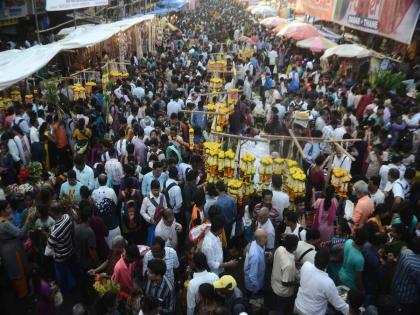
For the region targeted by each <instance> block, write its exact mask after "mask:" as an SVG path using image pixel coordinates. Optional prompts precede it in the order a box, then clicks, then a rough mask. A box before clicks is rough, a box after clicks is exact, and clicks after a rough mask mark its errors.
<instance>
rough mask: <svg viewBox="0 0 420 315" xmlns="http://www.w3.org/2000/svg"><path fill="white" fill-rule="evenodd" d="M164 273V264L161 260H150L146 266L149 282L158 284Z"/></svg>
mask: <svg viewBox="0 0 420 315" xmlns="http://www.w3.org/2000/svg"><path fill="white" fill-rule="evenodd" d="M165 273H166V263H165V261H164V260H162V259H156V258H155V259H152V260H150V261H149V263H148V264H147V276H148V278H149V280H150V281H152V282H155V283H160V282H161V281H162V279H163V276H164V275H165Z"/></svg>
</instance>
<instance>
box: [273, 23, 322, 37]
mask: <svg viewBox="0 0 420 315" xmlns="http://www.w3.org/2000/svg"><path fill="white" fill-rule="evenodd" d="M318 35H319V33H318V30H317V29H316V28H315V27H314V26H312V25H311V24H308V23H301V22H296V21H294V22H292V23H290V24H287V25H286V26H284V27H283V28H282V29H281V30H280V31H279V32H278V33H277V36H284V37H287V38H293V39H296V40H302V39H307V38H311V37H315V36H318Z"/></svg>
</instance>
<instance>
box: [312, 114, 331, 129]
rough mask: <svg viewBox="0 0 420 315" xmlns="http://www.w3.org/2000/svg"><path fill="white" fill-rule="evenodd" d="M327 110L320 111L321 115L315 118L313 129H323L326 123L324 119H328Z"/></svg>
mask: <svg viewBox="0 0 420 315" xmlns="http://www.w3.org/2000/svg"><path fill="white" fill-rule="evenodd" d="M328 117H329V115H328V111H326V110H324V111H322V112H321V116H319V117H318V118H317V119H316V120H315V129H316V130H319V131H321V132H322V130H323V129H324V127H325V125H326V123H325V122H326V121H327V120H328Z"/></svg>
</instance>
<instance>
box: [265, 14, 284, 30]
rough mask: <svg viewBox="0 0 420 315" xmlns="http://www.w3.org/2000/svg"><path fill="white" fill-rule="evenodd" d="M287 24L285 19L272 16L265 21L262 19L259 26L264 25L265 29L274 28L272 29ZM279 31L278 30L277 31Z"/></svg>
mask: <svg viewBox="0 0 420 315" xmlns="http://www.w3.org/2000/svg"><path fill="white" fill-rule="evenodd" d="M288 23H289V22H288V21H287V20H286V19H283V18H281V17H279V16H272V17H268V18H265V19H262V20H261V21H260V24H261V25H264V26H265V27H267V28H274V27H278V26H280V25H281V26H284V25H286V24H288ZM279 30H280V29H279Z"/></svg>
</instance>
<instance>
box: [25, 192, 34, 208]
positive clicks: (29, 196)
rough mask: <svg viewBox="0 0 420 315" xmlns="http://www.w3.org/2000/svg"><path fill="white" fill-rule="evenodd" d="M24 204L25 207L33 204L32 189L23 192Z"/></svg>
mask: <svg viewBox="0 0 420 315" xmlns="http://www.w3.org/2000/svg"><path fill="white" fill-rule="evenodd" d="M25 205H26V208H27V209H29V208H31V207H32V206H33V205H34V193H33V192H32V191H27V192H26V193H25Z"/></svg>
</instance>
